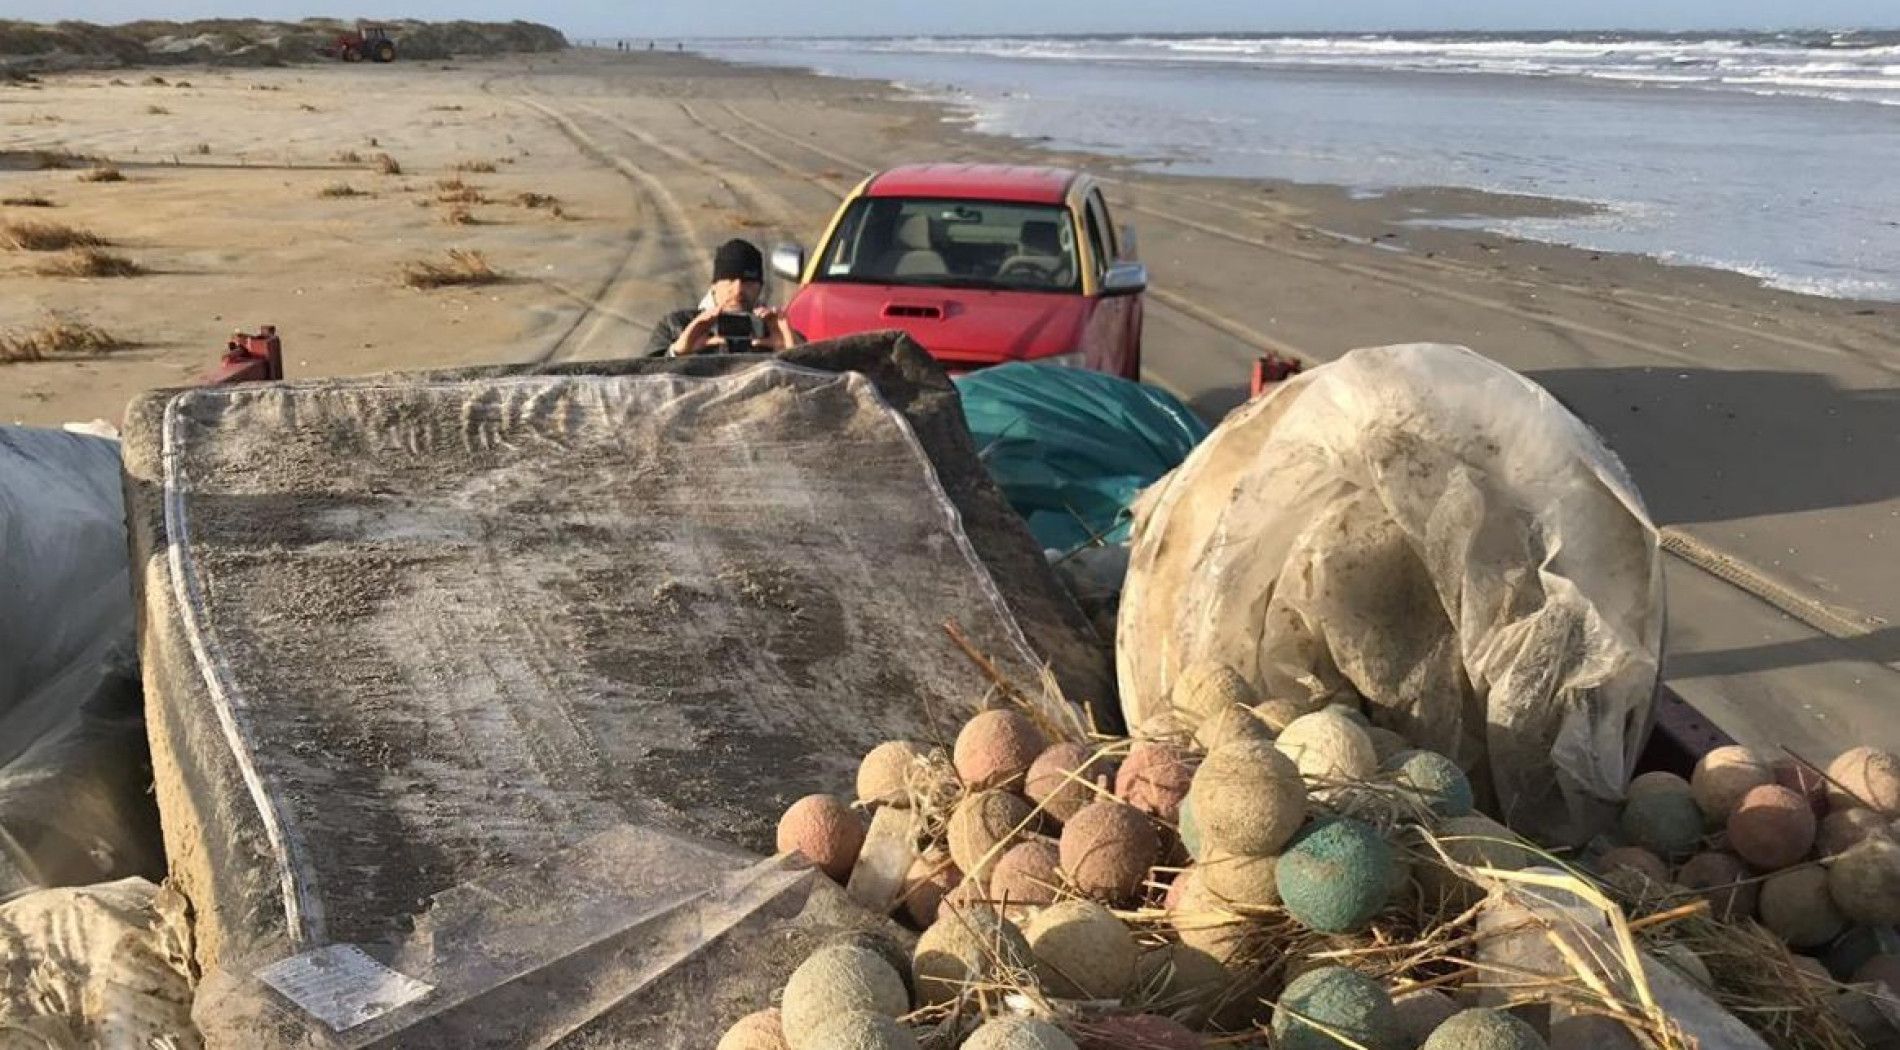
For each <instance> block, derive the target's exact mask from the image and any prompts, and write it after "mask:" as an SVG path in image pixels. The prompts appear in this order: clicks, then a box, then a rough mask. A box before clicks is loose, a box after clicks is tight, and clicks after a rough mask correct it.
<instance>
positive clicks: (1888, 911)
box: [1827, 835, 1900, 926]
mask: <svg viewBox="0 0 1900 1050" xmlns="http://www.w3.org/2000/svg"><path fill="white" fill-rule="evenodd" d="M1827 888H1828V894H1829V896H1831V897H1833V899H1834V906H1835V907H1836V908H1837V909H1839V910H1840V913H1841V914H1842V915H1845V916H1846V917H1847V918H1848V919H1850V920H1852V921H1854V922H1864V923H1867V924H1869V925H1875V926H1885V925H1891V924H1893V923H1900V843H1895V842H1894V841H1893V840H1892V839H1890V838H1888V837H1887V836H1886V835H1869V836H1867V837H1866V838H1864V839H1862V840H1860V842H1858V843H1856V844H1855V845H1854V846H1853V847H1852V848H1850V849H1849V850H1848V851H1847V852H1845V853H1843V854H1841V855H1840V856H1838V857H1835V858H1834V863H1832V864H1830V865H1828V867H1827Z"/></svg>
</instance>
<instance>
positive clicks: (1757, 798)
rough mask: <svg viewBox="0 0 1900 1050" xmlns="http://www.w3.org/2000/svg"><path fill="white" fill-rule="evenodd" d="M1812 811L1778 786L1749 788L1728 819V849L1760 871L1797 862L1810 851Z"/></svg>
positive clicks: (1803, 801) (1804, 800)
mask: <svg viewBox="0 0 1900 1050" xmlns="http://www.w3.org/2000/svg"><path fill="white" fill-rule="evenodd" d="M1814 831H1815V827H1814V811H1813V810H1811V809H1809V808H1808V802H1807V799H1804V798H1802V797H1801V796H1800V795H1797V794H1795V793H1794V792H1793V791H1790V790H1789V789H1787V788H1785V787H1782V786H1781V785H1780V784H1762V785H1760V786H1757V787H1754V788H1750V789H1749V791H1748V793H1747V794H1745V795H1743V796H1742V797H1741V800H1740V801H1739V802H1737V803H1736V805H1735V811H1734V812H1732V813H1730V814H1729V818H1728V846H1729V849H1732V850H1734V851H1735V853H1736V854H1737V855H1738V856H1740V857H1741V858H1742V859H1743V860H1745V861H1747V862H1749V863H1750V864H1753V865H1754V866H1755V867H1757V868H1761V869H1762V870H1764V871H1778V870H1780V869H1782V868H1785V867H1787V866H1788V865H1790V864H1794V863H1797V862H1799V861H1800V860H1801V859H1802V858H1803V857H1806V856H1807V855H1808V852H1809V851H1810V850H1812V849H1813V848H1814Z"/></svg>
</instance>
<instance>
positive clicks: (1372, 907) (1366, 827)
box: [1274, 817, 1392, 933]
mask: <svg viewBox="0 0 1900 1050" xmlns="http://www.w3.org/2000/svg"><path fill="white" fill-rule="evenodd" d="M1391 882H1392V847H1391V846H1388V845H1386V842H1385V839H1384V838H1382V837H1381V836H1380V835H1379V833H1378V831H1377V830H1375V829H1374V828H1373V827H1372V826H1371V825H1370V824H1366V823H1363V822H1361V821H1357V820H1351V819H1348V818H1344V817H1339V818H1334V819H1330V820H1322V821H1319V822H1317V823H1315V824H1314V825H1313V826H1312V827H1309V828H1307V829H1306V830H1305V831H1303V832H1301V833H1300V834H1299V835H1296V836H1295V837H1294V839H1293V842H1292V844H1291V845H1289V846H1288V847H1287V849H1286V852H1285V853H1284V854H1283V855H1282V856H1281V857H1280V861H1279V863H1278V864H1277V865H1276V866H1275V869H1274V883H1275V885H1277V886H1278V887H1279V890H1280V903H1281V905H1282V906H1283V907H1285V908H1286V910H1287V914H1289V915H1291V916H1293V918H1295V919H1297V920H1298V921H1299V922H1300V923H1301V924H1302V925H1305V926H1307V927H1309V928H1311V929H1315V930H1320V931H1323V932H1325V933H1349V932H1351V931H1354V930H1358V929H1360V928H1362V927H1364V926H1365V924H1366V923H1367V922H1369V921H1371V919H1372V917H1373V916H1374V915H1377V914H1378V913H1379V910H1380V909H1382V908H1384V907H1385V904H1386V900H1387V899H1388V898H1389V896H1390V893H1391Z"/></svg>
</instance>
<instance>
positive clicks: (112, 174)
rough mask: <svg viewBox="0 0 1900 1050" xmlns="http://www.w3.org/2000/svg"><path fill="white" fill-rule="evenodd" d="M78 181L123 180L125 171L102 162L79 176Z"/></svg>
mask: <svg viewBox="0 0 1900 1050" xmlns="http://www.w3.org/2000/svg"><path fill="white" fill-rule="evenodd" d="M79 181H80V182H124V181H125V172H122V171H120V170H119V169H118V168H115V167H113V166H112V165H110V164H102V165H100V166H99V167H96V168H93V169H92V170H90V171H88V172H86V173H85V174H83V175H81V176H79Z"/></svg>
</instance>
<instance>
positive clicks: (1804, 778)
mask: <svg viewBox="0 0 1900 1050" xmlns="http://www.w3.org/2000/svg"><path fill="white" fill-rule="evenodd" d="M1775 783H1777V784H1780V785H1781V786H1782V787H1785V788H1787V789H1788V790H1790V791H1792V792H1794V793H1795V794H1797V795H1800V796H1801V797H1802V798H1805V799H1807V800H1808V808H1809V809H1812V810H1814V819H1816V820H1819V819H1821V818H1822V817H1825V816H1827V809H1828V805H1827V793H1828V784H1827V780H1826V779H1825V778H1824V777H1822V776H1821V774H1820V773H1819V772H1816V771H1815V770H1812V769H1809V768H1808V766H1807V763H1805V762H1797V761H1795V760H1794V759H1792V758H1781V759H1776V760H1775Z"/></svg>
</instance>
